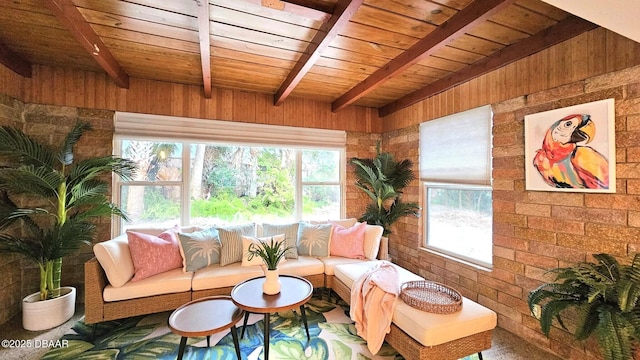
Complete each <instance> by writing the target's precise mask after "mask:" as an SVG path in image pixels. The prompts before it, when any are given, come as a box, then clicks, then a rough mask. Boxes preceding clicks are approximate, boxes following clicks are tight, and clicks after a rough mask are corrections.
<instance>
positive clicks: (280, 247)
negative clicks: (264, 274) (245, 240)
mask: <svg viewBox="0 0 640 360" xmlns="http://www.w3.org/2000/svg"><path fill="white" fill-rule="evenodd" d="M291 248H293V246H286V241H285V240H284V239H283V240H281V241H275V240H274V239H273V237H272V238H271V239H270V240H269V242H267V241H264V240H258V243H257V244H256V243H251V244H250V245H249V248H248V249H247V253H249V256H248V259H249V261H251V260H253V258H254V257H255V256H258V257H260V258H261V259H262V262H263V263H264V264H265V265H266V266H267V270H276V269H277V268H278V263H279V262H280V260H282V259H283V258H284V256H285V255H286V254H287V252H289V250H291Z"/></svg>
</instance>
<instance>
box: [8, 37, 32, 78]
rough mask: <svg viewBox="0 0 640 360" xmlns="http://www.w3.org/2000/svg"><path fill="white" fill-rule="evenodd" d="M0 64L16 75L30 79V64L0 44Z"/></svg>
mask: <svg viewBox="0 0 640 360" xmlns="http://www.w3.org/2000/svg"><path fill="white" fill-rule="evenodd" d="M0 64H2V65H4V66H6V67H8V68H9V69H10V70H11V71H13V72H14V73H16V74H18V75H21V76H24V77H28V78H30V77H31V63H30V62H28V61H27V60H25V59H23V58H22V57H21V56H20V55H18V54H16V53H15V52H13V51H11V49H9V48H8V47H7V46H6V45H5V44H2V43H0Z"/></svg>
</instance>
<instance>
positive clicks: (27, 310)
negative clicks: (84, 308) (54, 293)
mask: <svg viewBox="0 0 640 360" xmlns="http://www.w3.org/2000/svg"><path fill="white" fill-rule="evenodd" d="M60 292H61V295H60V297H57V298H55V299H49V300H44V301H40V293H39V292H37V293H33V294H31V295H27V296H25V297H24V298H23V299H22V327H24V329H25V330H29V331H41V330H47V329H52V328H54V327H56V326H59V325H62V324H64V323H65V322H67V320H69V319H71V317H72V316H73V313H74V312H75V311H76V288H74V287H71V286H64V287H61V288H60Z"/></svg>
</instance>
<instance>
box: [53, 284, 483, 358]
mask: <svg viewBox="0 0 640 360" xmlns="http://www.w3.org/2000/svg"><path fill="white" fill-rule="evenodd" d="M306 309H307V311H306V314H307V321H308V324H309V333H310V335H311V341H309V343H307V336H306V333H305V331H304V325H303V323H302V320H301V319H300V317H299V313H296V312H293V311H287V312H280V313H278V314H275V315H273V316H271V320H270V322H271V341H270V342H269V343H270V346H269V359H271V360H294V359H296V360H297V359H307V360H368V359H370V360H402V359H403V358H402V356H401V355H399V354H398V353H397V352H396V351H395V350H394V349H393V348H392V347H391V346H389V345H387V344H386V343H385V344H384V345H383V347H382V349H381V350H380V351H379V352H378V353H377V354H376V355H372V354H371V353H370V352H369V351H368V349H367V346H366V342H365V341H364V340H363V339H362V338H361V337H359V336H358V335H357V334H356V329H355V326H354V324H353V321H351V319H350V318H349V308H348V305H347V304H346V303H344V302H342V301H340V302H339V303H338V304H335V303H333V302H328V301H326V300H323V299H321V298H320V297H318V296H315V295H314V297H313V298H312V299H311V300H310V301H309V302H308V303H307V304H306ZM169 315H170V312H165V313H160V314H153V315H147V316H138V317H133V318H128V319H123V320H117V321H108V322H104V323H100V324H98V325H97V326H96V328H95V332H94V327H93V326H91V325H87V324H85V323H84V321H82V320H80V321H78V322H77V323H76V324H75V325H74V326H73V327H72V329H71V331H70V333H68V334H66V335H64V336H63V337H62V340H68V346H67V347H61V348H55V349H53V350H51V351H49V352H48V353H47V354H46V355H45V356H44V357H43V359H92V360H94V359H95V360H99V359H126V360H138V359H140V360H142V359H166V360H169V359H171V360H174V359H176V357H177V353H178V345H179V343H180V336H179V335H175V334H173V333H172V332H171V330H169V328H168V327H167V319H168V318H169ZM263 319H264V317H263V316H262V315H257V314H251V315H250V316H249V323H248V324H249V325H248V326H247V329H246V330H245V334H244V338H242V339H240V351H241V352H242V358H243V359H248V360H259V359H264V354H263V339H264V336H263V328H264V327H263ZM241 331H242V325H241V322H240V323H239V324H238V336H240V333H241ZM235 358H236V354H235V348H234V346H233V339H232V336H231V333H230V332H229V331H228V330H227V331H224V332H221V333H218V334H214V335H212V336H211V346H210V347H207V342H206V338H205V337H197V338H190V339H189V340H188V341H187V347H186V349H185V352H184V357H183V359H185V360H201V359H211V360H223V359H224V360H230V359H235ZM475 359H477V356H476V355H473V356H470V357H467V358H465V360H475Z"/></svg>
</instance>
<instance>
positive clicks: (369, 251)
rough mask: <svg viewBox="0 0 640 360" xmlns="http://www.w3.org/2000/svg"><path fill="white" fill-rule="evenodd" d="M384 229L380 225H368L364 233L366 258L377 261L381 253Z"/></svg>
mask: <svg viewBox="0 0 640 360" xmlns="http://www.w3.org/2000/svg"><path fill="white" fill-rule="evenodd" d="M383 231H384V228H383V227H382V226H380V225H369V224H367V226H366V229H365V231H364V257H366V258H367V259H369V260H375V259H376V258H377V256H378V251H380V239H381V238H382V232H383Z"/></svg>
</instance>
